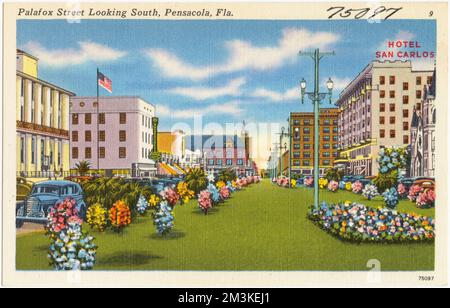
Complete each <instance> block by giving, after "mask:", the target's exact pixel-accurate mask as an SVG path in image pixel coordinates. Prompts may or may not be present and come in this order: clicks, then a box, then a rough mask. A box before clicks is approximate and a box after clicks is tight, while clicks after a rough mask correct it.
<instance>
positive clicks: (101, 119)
mask: <svg viewBox="0 0 450 308" xmlns="http://www.w3.org/2000/svg"><path fill="white" fill-rule="evenodd" d="M98 123H99V124H105V114H104V113H100V114H99V115H98Z"/></svg>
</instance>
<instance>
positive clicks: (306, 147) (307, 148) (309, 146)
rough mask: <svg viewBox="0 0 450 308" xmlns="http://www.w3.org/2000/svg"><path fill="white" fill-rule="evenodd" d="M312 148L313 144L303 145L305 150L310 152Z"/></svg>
mask: <svg viewBox="0 0 450 308" xmlns="http://www.w3.org/2000/svg"><path fill="white" fill-rule="evenodd" d="M299 148H300V146H299ZM310 148H311V144H309V143H305V144H304V145H303V149H305V150H309V149H310Z"/></svg>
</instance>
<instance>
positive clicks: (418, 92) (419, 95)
mask: <svg viewBox="0 0 450 308" xmlns="http://www.w3.org/2000/svg"><path fill="white" fill-rule="evenodd" d="M416 98H418V99H421V98H422V91H420V90H417V91H416Z"/></svg>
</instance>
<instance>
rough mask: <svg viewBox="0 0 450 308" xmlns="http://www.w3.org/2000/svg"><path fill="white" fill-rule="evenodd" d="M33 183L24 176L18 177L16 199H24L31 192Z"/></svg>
mask: <svg viewBox="0 0 450 308" xmlns="http://www.w3.org/2000/svg"><path fill="white" fill-rule="evenodd" d="M32 185H33V184H32V183H30V182H28V181H27V180H26V179H25V178H23V177H17V178H16V201H22V200H24V199H25V198H26V197H27V196H28V195H29V193H30V191H31V187H32Z"/></svg>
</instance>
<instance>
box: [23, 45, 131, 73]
mask: <svg viewBox="0 0 450 308" xmlns="http://www.w3.org/2000/svg"><path fill="white" fill-rule="evenodd" d="M77 43H78V45H79V48H78V49H74V48H66V49H54V50H49V49H47V48H45V47H44V46H42V45H41V44H40V43H38V42H33V41H31V42H28V43H26V44H25V45H24V46H23V47H22V49H24V50H25V51H27V52H28V53H30V54H32V55H35V56H36V57H38V58H39V62H40V63H42V64H43V65H47V66H51V67H62V66H69V65H79V64H83V63H86V62H89V61H93V62H107V61H114V60H117V59H119V58H121V57H123V56H125V55H126V54H127V53H126V52H125V51H120V50H116V49H113V48H110V47H108V46H105V45H102V44H98V43H94V42H89V41H80V42H77Z"/></svg>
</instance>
